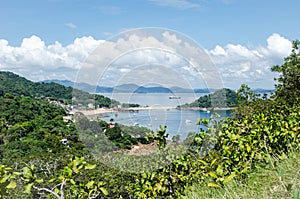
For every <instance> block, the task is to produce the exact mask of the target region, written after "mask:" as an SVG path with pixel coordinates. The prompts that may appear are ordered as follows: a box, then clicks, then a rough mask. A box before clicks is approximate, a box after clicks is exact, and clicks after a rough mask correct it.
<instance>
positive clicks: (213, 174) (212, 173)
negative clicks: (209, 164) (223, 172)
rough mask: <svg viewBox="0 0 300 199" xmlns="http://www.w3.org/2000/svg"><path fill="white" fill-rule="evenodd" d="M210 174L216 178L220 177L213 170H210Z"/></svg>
mask: <svg viewBox="0 0 300 199" xmlns="http://www.w3.org/2000/svg"><path fill="white" fill-rule="evenodd" d="M208 174H209V175H210V176H211V177H213V178H215V179H216V178H218V176H217V175H216V174H215V173H214V172H212V171H210V172H209V173H208Z"/></svg>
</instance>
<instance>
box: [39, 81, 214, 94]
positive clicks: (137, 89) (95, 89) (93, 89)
mask: <svg viewBox="0 0 300 199" xmlns="http://www.w3.org/2000/svg"><path fill="white" fill-rule="evenodd" d="M42 82H44V83H51V82H54V83H57V84H60V85H63V86H67V87H69V86H70V87H73V88H77V89H79V90H83V91H86V92H89V93H112V92H119V93H193V92H195V93H209V92H210V91H214V90H209V89H207V88H204V89H187V88H181V87H171V88H166V87H161V86H153V87H144V86H138V85H136V84H122V85H118V86H116V87H103V86H93V85H90V84H87V83H75V82H72V81H69V80H45V81H42Z"/></svg>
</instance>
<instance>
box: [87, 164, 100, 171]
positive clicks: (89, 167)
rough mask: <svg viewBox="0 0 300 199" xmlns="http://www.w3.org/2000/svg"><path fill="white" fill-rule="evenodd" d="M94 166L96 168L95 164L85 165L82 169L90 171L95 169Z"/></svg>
mask: <svg viewBox="0 0 300 199" xmlns="http://www.w3.org/2000/svg"><path fill="white" fill-rule="evenodd" d="M96 166H97V165H96V164H87V165H85V167H84V169H86V170H90V169H94V168H96Z"/></svg>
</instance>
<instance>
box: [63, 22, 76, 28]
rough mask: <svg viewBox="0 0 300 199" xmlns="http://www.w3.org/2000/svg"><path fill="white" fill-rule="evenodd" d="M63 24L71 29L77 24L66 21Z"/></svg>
mask: <svg viewBox="0 0 300 199" xmlns="http://www.w3.org/2000/svg"><path fill="white" fill-rule="evenodd" d="M65 25H66V26H67V27H69V28H72V29H74V28H77V26H76V25H75V24H73V23H72V22H69V23H66V24H65Z"/></svg>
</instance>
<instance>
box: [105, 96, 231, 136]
mask: <svg viewBox="0 0 300 199" xmlns="http://www.w3.org/2000/svg"><path fill="white" fill-rule="evenodd" d="M102 95H103V94H102ZM203 95H204V94H197V96H195V95H194V94H192V93H183V94H180V95H177V96H180V97H181V99H169V96H170V94H167V93H155V94H153V93H148V94H130V95H129V94H126V93H118V94H116V93H115V94H113V95H111V93H107V94H105V96H107V97H112V98H113V99H116V100H118V101H120V102H122V103H137V104H140V105H143V106H145V105H148V106H162V107H176V106H178V105H181V104H184V103H191V102H193V101H194V100H196V99H198V98H199V97H200V96H203ZM218 113H219V114H220V116H221V117H220V118H224V117H228V116H229V115H230V111H218ZM106 116H107V117H105V118H103V120H105V121H109V120H110V119H111V118H113V119H114V120H115V121H116V122H118V123H121V124H125V125H139V126H145V127H147V128H149V129H151V130H157V129H159V126H160V125H165V126H167V132H168V133H169V134H170V138H171V137H172V136H173V135H177V134H180V135H181V138H184V137H186V135H187V133H188V132H197V131H199V126H198V125H196V122H197V121H198V119H199V118H208V117H210V116H211V113H210V112H206V111H193V110H173V109H170V110H146V111H139V112H134V113H133V112H116V113H107V114H106Z"/></svg>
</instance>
